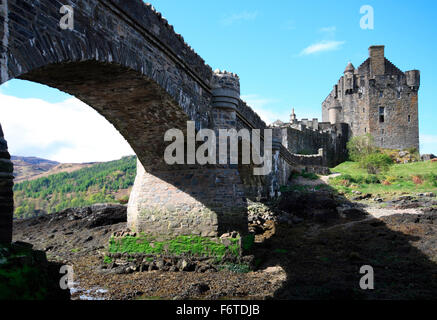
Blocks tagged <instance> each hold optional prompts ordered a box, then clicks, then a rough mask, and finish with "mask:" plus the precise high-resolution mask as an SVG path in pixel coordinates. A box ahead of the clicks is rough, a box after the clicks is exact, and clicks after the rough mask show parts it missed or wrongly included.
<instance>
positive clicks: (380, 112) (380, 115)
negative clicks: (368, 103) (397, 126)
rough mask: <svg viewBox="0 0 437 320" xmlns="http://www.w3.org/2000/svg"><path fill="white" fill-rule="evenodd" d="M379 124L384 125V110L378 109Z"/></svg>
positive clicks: (382, 108)
mask: <svg viewBox="0 0 437 320" xmlns="http://www.w3.org/2000/svg"><path fill="white" fill-rule="evenodd" d="M379 122H380V123H384V122H385V108H384V107H379Z"/></svg>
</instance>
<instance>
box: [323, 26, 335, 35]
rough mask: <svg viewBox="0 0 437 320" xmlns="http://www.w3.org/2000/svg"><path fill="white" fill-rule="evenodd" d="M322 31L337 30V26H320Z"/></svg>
mask: <svg viewBox="0 0 437 320" xmlns="http://www.w3.org/2000/svg"><path fill="white" fill-rule="evenodd" d="M319 31H320V32H328V33H333V32H335V31H337V27H335V26H332V27H324V28H320V29H319Z"/></svg>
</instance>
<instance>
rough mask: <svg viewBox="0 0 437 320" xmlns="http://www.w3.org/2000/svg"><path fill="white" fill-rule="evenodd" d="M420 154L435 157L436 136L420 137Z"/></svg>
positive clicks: (436, 153)
mask: <svg viewBox="0 0 437 320" xmlns="http://www.w3.org/2000/svg"><path fill="white" fill-rule="evenodd" d="M420 153H422V154H426V153H433V154H435V155H437V136H436V135H430V134H421V135H420Z"/></svg>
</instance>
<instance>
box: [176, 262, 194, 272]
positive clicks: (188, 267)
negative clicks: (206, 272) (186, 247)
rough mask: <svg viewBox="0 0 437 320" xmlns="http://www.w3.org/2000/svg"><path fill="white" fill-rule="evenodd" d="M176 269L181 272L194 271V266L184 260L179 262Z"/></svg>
mask: <svg viewBox="0 0 437 320" xmlns="http://www.w3.org/2000/svg"><path fill="white" fill-rule="evenodd" d="M177 267H178V269H179V270H181V271H194V270H195V265H194V264H193V263H192V262H191V261H189V260H186V259H183V260H179V262H178V264H177Z"/></svg>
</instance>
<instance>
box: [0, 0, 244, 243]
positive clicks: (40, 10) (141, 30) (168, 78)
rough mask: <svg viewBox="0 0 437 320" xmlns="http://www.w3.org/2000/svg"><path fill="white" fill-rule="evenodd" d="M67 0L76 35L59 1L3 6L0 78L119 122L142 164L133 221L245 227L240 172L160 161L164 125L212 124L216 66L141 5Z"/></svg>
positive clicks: (187, 229) (190, 230)
mask: <svg viewBox="0 0 437 320" xmlns="http://www.w3.org/2000/svg"><path fill="white" fill-rule="evenodd" d="M67 2H68V4H69V5H71V6H72V7H73V8H74V22H75V23H74V30H73V31H70V30H61V28H60V27H59V19H60V18H61V16H62V15H61V14H60V13H59V9H60V6H61V4H60V3H58V2H56V1H50V0H41V1H18V0H8V1H6V2H4V5H3V6H2V7H1V8H0V19H1V20H0V39H2V42H1V44H0V58H1V78H0V84H1V83H4V82H6V81H8V80H10V79H14V78H19V79H25V80H30V81H34V82H38V83H42V84H45V85H49V86H51V87H54V88H58V89H60V90H62V91H64V92H67V93H69V94H72V95H74V96H75V97H77V98H79V99H80V100H82V101H83V102H85V103H87V104H88V105H90V106H91V107H92V108H94V109H95V110H97V111H98V112H99V113H100V114H101V115H103V116H104V117H105V118H106V119H107V120H108V121H109V122H110V123H111V124H113V125H114V127H115V128H116V129H117V130H118V131H119V132H120V133H121V134H122V136H123V137H124V138H125V139H126V140H127V141H128V143H129V144H130V145H131V146H132V148H133V149H134V151H135V152H136V153H137V155H138V158H139V161H140V165H139V170H138V171H139V174H138V175H137V179H136V182H135V186H134V192H133V196H132V197H131V201H130V203H129V208H128V211H129V210H130V213H129V214H128V215H129V225H130V226H131V227H134V228H139V229H141V230H145V231H146V232H148V231H150V232H153V233H159V234H162V233H169V234H173V235H174V234H199V235H203V236H217V235H219V234H220V233H224V232H227V231H232V230H235V229H236V228H235V227H234V225H239V226H241V228H242V229H244V228H245V226H244V224H245V221H244V218H242V217H243V216H242V212H243V211H244V210H245V199H244V192H243V191H242V187H241V179H240V177H239V175H238V171H237V170H236V169H235V168H230V167H221V168H218V167H213V168H201V169H200V168H199V167H188V166H185V167H168V166H166V165H165V164H164V159H163V154H164V149H165V144H164V141H163V137H164V133H165V131H166V130H167V129H170V128H180V129H184V128H185V127H186V121H187V120H192V121H195V123H196V128H197V129H199V128H212V127H214V123H213V121H212V120H211V106H210V104H211V98H212V94H211V90H210V81H211V77H212V70H211V69H210V67H209V66H207V65H205V64H204V61H203V60H202V59H201V58H200V57H199V56H197V54H195V53H194V51H193V50H192V49H191V48H190V47H189V46H188V45H186V44H185V43H184V41H183V39H182V37H181V36H179V35H177V34H176V33H174V31H173V28H172V27H171V26H169V25H168V23H167V22H166V21H165V20H164V19H162V17H161V16H160V14H159V13H156V12H155V11H154V10H153V9H152V8H151V6H147V5H145V4H144V3H142V1H139V0H138V1H129V2H126V1H118V0H80V1H79V0H70V1H67ZM143 168H144V170H142V169H143ZM246 221H247V220H246ZM246 227H247V224H246ZM238 228H240V227H238ZM2 238H4V237H3V236H2Z"/></svg>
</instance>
